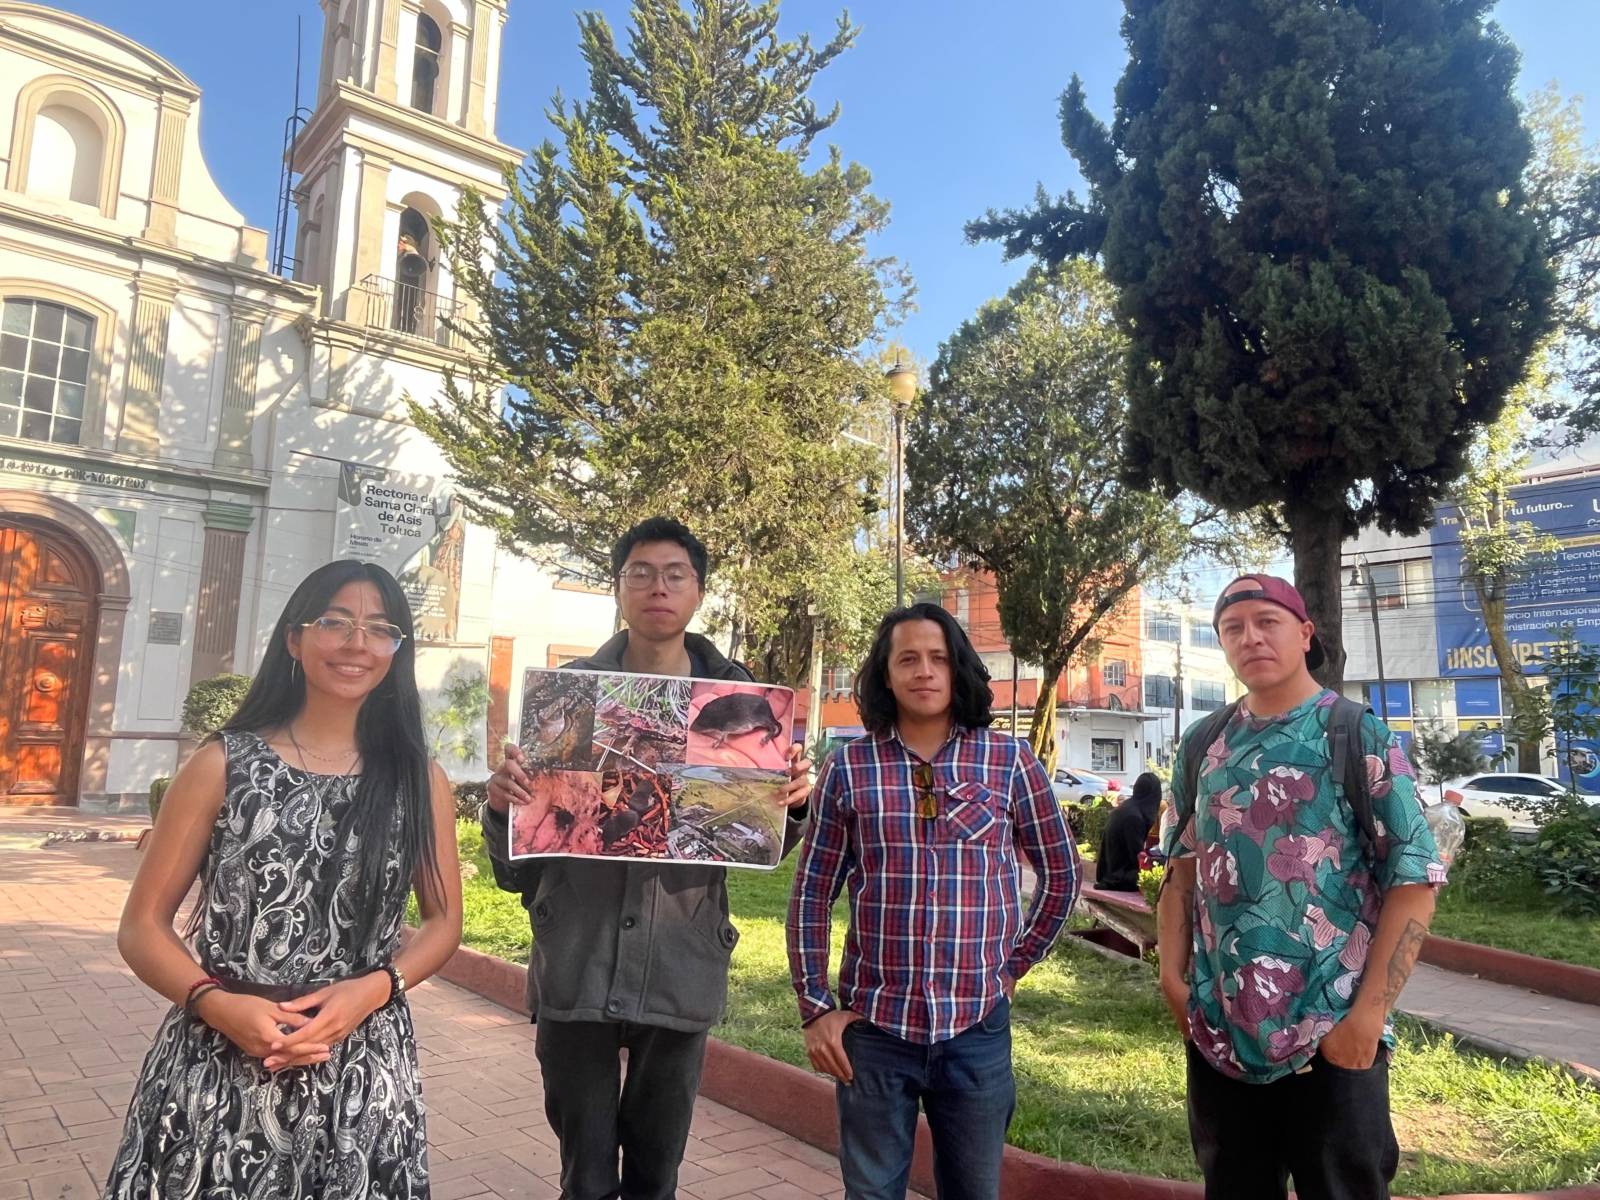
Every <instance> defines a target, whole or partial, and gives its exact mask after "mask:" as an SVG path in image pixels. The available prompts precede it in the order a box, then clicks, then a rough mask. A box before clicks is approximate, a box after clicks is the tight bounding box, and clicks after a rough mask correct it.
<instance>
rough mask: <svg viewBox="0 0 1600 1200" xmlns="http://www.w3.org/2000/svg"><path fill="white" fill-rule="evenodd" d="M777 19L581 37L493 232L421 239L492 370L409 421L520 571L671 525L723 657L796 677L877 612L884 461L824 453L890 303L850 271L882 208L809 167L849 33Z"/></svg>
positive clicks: (900, 281)
mask: <svg viewBox="0 0 1600 1200" xmlns="http://www.w3.org/2000/svg"><path fill="white" fill-rule="evenodd" d="M777 19H778V5H777V3H776V2H775V0H771V2H768V3H759V4H758V3H751V2H750V0H695V3H693V4H692V5H691V6H689V7H688V8H685V7H683V6H681V5H679V4H676V3H671V4H661V3H656V2H654V0H635V3H634V5H633V7H632V10H631V25H632V28H631V30H630V37H629V41H628V44H627V46H626V48H624V47H623V46H622V45H620V44H619V43H618V40H617V38H616V36H615V35H614V34H613V31H612V30H611V28H610V26H609V25H608V24H607V22H606V20H605V19H604V18H603V17H602V16H600V15H599V14H597V13H588V14H585V15H583V16H581V17H580V19H579V26H580V32H581V38H582V49H583V55H584V58H585V61H586V62H587V64H588V69H589V79H588V87H589V94H588V96H587V98H585V99H583V100H581V101H579V102H576V103H570V104H569V103H566V102H564V101H562V100H561V99H560V98H559V97H558V98H557V99H556V101H555V102H554V104H553V107H552V110H551V119H552V121H553V123H554V124H555V127H556V129H557V131H558V134H559V138H558V140H555V141H550V142H546V143H545V144H543V145H541V146H540V147H538V148H537V149H535V150H534V151H533V152H532V154H531V155H530V156H529V159H528V161H527V162H526V163H525V164H524V165H523V166H522V167H521V169H520V170H518V171H516V172H514V173H512V174H511V175H510V176H508V186H509V188H510V199H509V205H508V208H507V210H506V211H505V213H504V214H503V216H502V215H501V214H495V213H491V212H487V211H486V210H485V208H484V205H483V203H482V201H481V199H480V198H479V197H476V196H468V197H467V198H466V199H465V200H464V201H463V203H462V205H461V207H460V209H459V210H458V212H457V213H456V215H455V219H454V221H453V222H451V223H449V224H448V225H447V226H446V227H445V228H444V229H443V230H441V233H442V237H443V241H444V242H445V244H446V246H447V248H448V252H449V256H450V262H451V265H452V268H453V270H454V273H455V277H456V280H457V285H458V289H459V290H460V292H461V293H462V294H463V295H464V296H465V298H466V300H467V303H468V311H469V313H470V315H469V316H467V317H466V318H464V319H462V320H461V321H460V322H458V323H459V325H460V328H461V331H462V332H463V333H464V334H465V335H466V336H467V337H468V339H469V340H470V341H471V342H472V343H473V344H474V345H475V346H476V348H477V349H479V350H480V351H481V352H482V354H483V356H484V359H485V360H486V362H487V363H488V368H487V370H486V371H484V372H483V373H482V374H481V375H480V376H479V377H474V378H466V377H457V378H453V379H451V380H450V381H449V382H448V384H447V387H446V391H445V395H444V396H443V397H442V399H440V400H439V401H438V402H436V403H435V404H432V405H429V406H423V405H417V404H414V405H413V406H412V412H413V418H414V419H415V420H416V422H417V424H418V425H419V427H421V428H422V429H424V430H425V431H426V432H427V433H428V434H429V435H430V436H431V437H432V438H433V439H434V440H435V441H436V442H437V443H438V444H439V445H440V447H441V448H442V450H443V451H444V454H445V456H446V458H447V460H448V461H449V464H450V467H451V469H452V470H453V472H454V473H455V475H456V476H457V478H458V480H459V483H460V486H461V488H462V490H463V495H464V499H465V501H466V504H467V507H468V509H469V511H470V512H471V515H472V516H473V518H474V519H475V520H478V521H480V522H482V523H484V524H486V525H488V526H489V527H491V528H493V529H494V530H495V531H496V532H497V533H498V534H499V535H500V536H501V538H502V539H503V540H504V541H505V542H507V543H508V544H510V545H512V546H514V547H516V548H518V549H520V550H522V551H523V552H525V553H529V554H530V555H533V556H535V557H539V558H544V559H554V558H569V559H570V558H576V559H578V560H581V561H584V562H586V563H588V564H589V565H590V566H591V567H592V568H593V569H594V570H595V571H596V573H597V574H599V575H601V576H605V575H606V574H608V570H609V569H608V567H607V560H606V555H607V552H608V549H609V546H610V544H611V542H612V540H613V539H614V538H615V537H616V536H617V535H618V534H619V533H621V532H622V531H623V530H624V529H625V528H627V527H628V526H629V525H630V524H632V523H633V522H635V521H637V520H639V519H641V518H643V517H646V516H650V515H654V514H664V515H670V516H675V517H677V518H679V519H681V520H683V521H685V522H686V523H687V524H688V525H690V526H691V527H692V528H693V529H694V530H695V532H696V533H697V534H698V535H699V536H700V537H701V538H702V539H703V540H704V541H705V543H706V545H707V548H708V549H709V550H710V552H711V553H712V555H713V557H714V558H715V559H716V560H718V562H719V563H720V568H719V573H718V578H717V579H714V580H713V592H712V598H713V604H714V606H715V607H716V609H717V610H718V615H720V617H721V619H722V620H723V621H724V622H725V623H726V624H729V625H731V626H732V637H731V640H732V642H733V643H734V647H735V649H738V648H739V646H740V645H741V644H742V645H743V646H744V647H746V649H747V651H749V650H753V651H754V656H755V657H757V658H760V659H763V660H764V661H766V662H768V663H770V664H772V665H773V669H774V670H775V671H776V672H777V673H778V674H779V675H780V676H781V677H782V678H784V679H786V680H789V681H791V682H792V681H794V680H796V679H798V678H799V677H800V676H801V675H803V672H804V663H805V655H806V654H807V653H809V644H810V638H811V636H812V632H813V621H812V618H811V617H809V616H807V615H806V614H807V612H808V609H810V608H813V607H820V608H821V609H822V610H823V613H824V615H825V616H826V617H830V618H832V619H831V620H830V621H829V628H830V629H834V630H842V629H851V628H856V627H858V626H859V625H860V624H861V619H860V614H857V613H854V612H853V610H852V611H851V612H834V611H831V610H833V609H839V608H841V607H842V606H845V605H846V604H849V603H861V604H865V605H869V606H871V607H873V608H874V609H876V608H877V607H878V606H879V605H880V604H881V603H882V600H883V597H882V596H881V595H880V594H879V589H876V588H874V587H872V586H867V585H866V584H863V582H862V580H863V578H865V580H866V581H867V582H868V583H869V584H870V582H871V581H873V580H878V579H881V578H882V574H883V573H882V570H881V569H880V568H878V567H874V565H873V564H870V563H869V564H867V570H866V571H865V572H863V571H862V563H861V562H860V560H859V556H858V555H857V554H856V552H855V543H856V539H857V535H858V531H859V530H860V528H861V526H862V523H863V521H864V519H866V517H867V516H869V515H870V512H871V510H872V509H873V508H874V507H875V506H876V504H877V503H878V494H879V488H878V483H877V481H878V479H880V478H881V474H882V471H883V469H884V468H883V462H882V456H881V454H880V453H878V452H877V451H876V450H875V449H874V448H872V447H870V446H863V445H862V444H860V443H859V442H858V441H853V440H851V439H849V438H846V437H844V436H842V435H843V434H844V433H845V431H846V430H847V428H848V427H849V425H850V423H851V422H852V420H853V419H854V417H855V414H856V411H857V409H858V408H859V407H860V406H861V405H863V404H864V403H868V402H870V401H872V400H873V399H874V398H875V397H876V396H877V394H878V393H880V392H881V390H882V388H883V381H882V378H881V375H880V374H879V372H877V371H876V370H875V369H874V368H873V366H872V365H871V364H870V363H869V362H868V361H866V359H865V357H864V355H863V350H862V348H863V347H864V346H866V345H868V344H870V343H871V342H872V341H873V340H874V339H876V338H877V337H878V336H879V335H880V333H881V331H882V328H883V326H884V324H885V323H886V321H888V320H890V319H892V317H893V316H894V315H895V312H896V308H897V305H898V304H900V303H902V302H903V300H904V298H905V294H906V291H907V286H906V282H905V279H904V277H903V276H902V274H901V273H900V272H899V270H898V269H897V268H896V267H895V265H894V264H893V263H892V262H888V261H885V260H881V259H876V258H874V257H873V256H872V254H871V252H870V249H869V242H870V240H871V238H872V237H873V235H874V234H876V233H877V232H879V231H880V230H881V229H882V228H883V227H884V225H885V224H886V222H887V219H888V210H887V207H886V206H885V205H884V204H883V203H882V202H880V201H879V200H878V199H876V198H875V197H874V196H873V195H872V194H871V192H870V191H869V177H868V174H867V172H866V170H865V169H864V168H862V167H861V166H859V165H857V164H854V163H847V162H845V161H844V159H843V158H842V156H841V155H840V154H839V152H838V151H837V150H832V151H831V152H829V151H823V150H821V149H817V148H814V146H813V143H814V141H815V139H816V138H817V137H818V135H820V134H821V133H823V132H824V131H825V130H826V129H827V128H828V127H829V126H830V125H831V124H832V122H833V120H834V117H835V116H836V115H837V114H836V111H835V112H833V113H828V114H821V113H819V112H818V110H817V106H816V104H815V102H814V101H813V100H812V99H811V97H810V95H809V93H810V89H811V87H812V85H813V84H814V83H815V81H816V78H817V76H818V75H819V73H820V72H821V71H823V70H824V69H825V68H826V67H827V66H828V64H829V63H831V62H832V61H833V60H834V59H835V58H836V57H837V56H838V55H839V54H841V53H843V52H844V51H845V50H846V49H847V48H848V47H849V46H850V45H851V43H852V41H853V40H854V38H855V33H856V31H855V29H854V27H852V26H851V25H850V24H849V23H848V22H847V21H846V20H844V19H843V18H841V19H840V21H839V25H838V28H837V30H836V32H835V34H834V36H833V37H832V39H831V40H829V41H828V43H827V44H826V45H823V46H821V47H815V46H813V45H812V44H811V42H810V41H809V39H807V38H804V37H802V38H798V39H795V40H789V41H785V40H780V39H779V37H778V35H777ZM485 247H487V248H488V255H487V258H485V254H484V250H485ZM719 581H720V582H719ZM891 594H892V593H891ZM873 615H876V613H874V614H873ZM796 654H798V655H799V657H798V661H796V657H795V656H796Z"/></svg>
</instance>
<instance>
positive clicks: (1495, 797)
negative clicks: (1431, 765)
mask: <svg viewBox="0 0 1600 1200" xmlns="http://www.w3.org/2000/svg"><path fill="white" fill-rule="evenodd" d="M1437 786H1438V785H1430V786H1427V787H1426V788H1425V789H1424V792H1423V798H1424V800H1425V802H1428V803H1431V802H1433V801H1434V800H1435V799H1436V798H1437V797H1438V792H1437ZM1443 787H1444V799H1445V800H1446V801H1447V802H1449V803H1450V804H1455V805H1459V806H1460V808H1461V815H1462V816H1464V817H1499V818H1500V820H1502V821H1504V822H1505V823H1506V827H1507V828H1508V829H1510V830H1511V832H1512V833H1514V834H1518V835H1520V836H1524V837H1531V836H1532V835H1533V834H1534V833H1536V832H1537V828H1538V827H1537V826H1535V825H1534V823H1533V815H1532V814H1531V813H1527V812H1521V811H1518V810H1517V809H1514V808H1507V807H1506V804H1505V802H1506V800H1507V799H1508V798H1515V799H1529V798H1532V799H1545V798H1549V797H1554V796H1559V795H1561V794H1562V793H1563V792H1565V791H1566V790H1567V789H1566V785H1564V784H1562V783H1559V782H1557V781H1556V780H1554V779H1550V778H1548V777H1547V776H1544V775H1522V774H1517V773H1515V772H1506V773H1504V774H1496V773H1493V772H1491V773H1488V774H1484V775H1463V776H1462V777H1461V778H1459V779H1448V780H1446V781H1445V782H1444V785H1443ZM1428 793H1433V794H1432V795H1429V794H1428ZM1587 799H1588V800H1589V802H1590V803H1591V804H1592V803H1596V802H1600V797H1594V796H1591V797H1588V798H1587Z"/></svg>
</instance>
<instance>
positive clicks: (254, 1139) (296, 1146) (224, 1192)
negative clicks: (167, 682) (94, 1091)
mask: <svg viewBox="0 0 1600 1200" xmlns="http://www.w3.org/2000/svg"><path fill="white" fill-rule="evenodd" d="M223 743H224V747H225V749H226V751H227V761H228V767H227V780H228V782H227V795H226V798H225V800H224V801H223V805H222V810H221V812H220V813H219V815H218V817H217V825H216V829H215V831H214V832H213V833H212V836H211V846H210V850H209V852H208V854H207V856H206V862H205V865H204V867H203V868H202V872H201V891H200V896H199V899H198V900H197V904H198V905H199V906H200V910H201V911H200V926H199V931H198V934H197V936H196V941H195V951H196V953H197V956H198V957H199V960H200V963H201V966H202V967H204V968H205V970H206V973H207V974H211V975H217V976H220V977H223V978H231V979H240V980H247V981H249V982H251V983H256V984H277V985H284V984H294V985H303V984H307V983H312V982H319V981H329V980H336V979H342V978H344V977H346V976H349V975H356V974H360V973H362V972H364V971H367V970H370V969H371V968H373V967H376V966H378V965H379V964H381V963H383V962H385V961H386V960H387V959H388V958H389V957H390V956H391V954H392V953H393V951H394V949H395V948H396V946H397V944H398V942H399V937H400V926H401V922H402V921H403V919H404V917H405V904H406V896H407V893H408V891H409V881H407V880H405V879H403V878H402V877H401V870H400V867H399V864H398V863H397V862H396V863H393V865H392V866H391V868H390V876H389V878H387V879H386V880H385V886H384V888H383V889H382V894H381V895H380V896H372V897H369V896H363V895H358V894H356V893H357V889H358V887H359V884H358V879H359V870H358V864H359V862H360V855H361V852H362V845H361V843H362V839H363V838H372V837H375V836H376V837H384V838H385V840H389V839H391V838H393V836H394V833H395V830H394V829H388V830H373V829H370V828H363V826H362V824H361V822H360V821H347V822H346V823H345V824H346V827H347V828H348V829H349V833H348V836H345V837H343V838H341V837H340V836H339V835H338V830H339V827H340V825H341V818H342V817H353V816H354V814H353V813H352V812H351V810H350V807H349V806H350V805H352V804H354V803H357V797H356V789H355V787H354V781H353V779H352V778H346V777H342V776H330V775H315V774H309V773H307V772H304V771H300V770H297V769H296V768H294V767H291V766H289V765H288V764H287V763H285V762H284V761H283V760H282V759H281V758H279V757H278V755H277V754H276V752H274V751H273V750H272V748H271V747H270V746H268V745H267V743H266V742H264V741H263V740H262V739H261V738H259V737H257V736H255V735H254V734H248V733H229V734H224V735H223ZM386 835H387V836H386ZM366 904H377V905H380V906H381V910H380V912H379V914H378V917H377V920H376V921H375V922H373V924H372V927H371V928H372V933H371V935H370V936H368V937H367V938H366V939H365V940H364V941H363V942H361V943H360V944H358V938H359V936H360V935H359V930H360V927H361V925H362V923H363V922H362V920H361V918H362V917H363V916H364V912H363V906H364V905H366ZM428 1194H429V1192H428V1165H427V1134H426V1129H425V1125H424V1115H423V1106H422V1090H421V1086H420V1083H419V1080H418V1075H417V1056H416V1046H415V1043H414V1041H413V1035H412V1028H411V1013H410V1010H409V1009H408V1008H407V1007H406V1002H405V999H404V997H401V998H400V999H399V1000H397V1001H396V1002H395V1003H392V1004H389V1005H386V1006H385V1007H383V1008H380V1009H379V1010H378V1011H377V1012H375V1013H373V1014H372V1015H371V1016H370V1017H368V1018H367V1019H366V1021H364V1022H363V1023H362V1024H361V1026H360V1027H359V1028H357V1029H356V1030H355V1031H354V1032H352V1033H351V1035H350V1036H349V1037H348V1038H346V1039H345V1040H344V1041H343V1042H341V1043H339V1044H338V1045H336V1046H334V1048H333V1055H332V1058H331V1059H330V1060H329V1061H328V1062H325V1063H319V1064H316V1065H313V1066H309V1067H300V1068H294V1069H290V1070H287V1071H282V1072H280V1073H279V1074H278V1075H276V1076H273V1075H272V1074H270V1073H269V1072H268V1071H267V1070H266V1068H265V1067H263V1066H262V1065H261V1060H260V1059H256V1058H252V1057H250V1056H248V1055H246V1054H244V1053H243V1052H242V1051H240V1050H239V1049H238V1048H236V1047H235V1046H234V1045H233V1043H232V1042H230V1041H228V1040H227V1038H225V1037H223V1035H222V1034H220V1033H218V1032H216V1031H215V1030H213V1029H212V1028H211V1027H210V1026H208V1025H206V1024H205V1023H204V1022H203V1021H201V1020H199V1019H198V1018H194V1017H190V1016H187V1015H186V1014H185V1013H184V1012H183V1010H182V1009H181V1008H176V1007H175V1008H174V1009H173V1010H172V1011H171V1012H169V1013H168V1014H167V1016H166V1018H165V1020H163V1021H162V1022H161V1026H160V1028H159V1029H158V1030H157V1031H156V1036H155V1045H154V1046H152V1047H151V1049H150V1053H149V1055H148V1056H147V1057H146V1058H145V1061H144V1067H143V1069H142V1070H141V1072H140V1074H139V1079H138V1082H137V1083H136V1084H135V1085H134V1092H133V1100H132V1103H131V1104H130V1106H129V1109H128V1118H127V1123H126V1125H125V1126H124V1128H123V1134H122V1143H121V1145H120V1147H119V1148H118V1150H117V1155H116V1158H115V1160H114V1161H113V1163H112V1167H111V1176H110V1179H109V1180H108V1182H107V1183H106V1190H105V1197H106V1200H222V1198H224V1197H251V1198H252V1200H268V1198H269V1197H270V1198H271V1200H388V1198H390V1197H413V1198H417V1200H423V1198H426V1197H427V1196H428Z"/></svg>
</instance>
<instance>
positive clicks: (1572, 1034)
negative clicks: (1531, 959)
mask: <svg viewBox="0 0 1600 1200" xmlns="http://www.w3.org/2000/svg"><path fill="white" fill-rule="evenodd" d="M1595 1000H1596V1003H1595V1004H1578V1003H1577V1002H1575V1001H1572V1000H1561V999H1558V998H1557V997H1555V996H1541V995H1540V994H1539V993H1538V992H1530V991H1528V990H1526V989H1525V988H1518V987H1507V986H1506V985H1505V984H1503V983H1493V982H1491V981H1490V980H1487V979H1479V978H1477V977H1476V976H1475V975H1460V974H1457V973H1456V972H1455V971H1446V970H1443V969H1442V968H1440V967H1432V966H1429V965H1428V964H1427V963H1418V964H1417V966H1416V969H1415V970H1414V971H1412V973H1411V978H1410V979H1409V980H1408V981H1407V982H1406V990H1405V991H1404V992H1402V993H1401V994H1400V1007H1401V1008H1402V1009H1403V1010H1405V1011H1406V1012H1408V1013H1411V1014H1412V1015H1413V1016H1417V1017H1422V1018H1423V1019H1424V1020H1428V1021H1434V1022H1436V1023H1438V1024H1440V1025H1444V1026H1446V1027H1448V1028H1450V1029H1454V1030H1456V1031H1457V1032H1458V1033H1464V1034H1467V1035H1469V1036H1472V1037H1475V1038H1478V1039H1481V1040H1483V1041H1485V1042H1489V1043H1494V1044H1498V1045H1501V1046H1511V1047H1515V1048H1517V1049H1519V1050H1523V1051H1525V1052H1527V1053H1530V1054H1537V1055H1540V1056H1541V1057H1544V1058H1551V1059H1556V1060H1557V1061H1564V1062H1570V1063H1573V1064H1575V1065H1577V1066H1579V1067H1583V1068H1584V1069H1585V1070H1587V1071H1589V1072H1591V1073H1593V1074H1594V1075H1595V1076H1596V1077H1597V1078H1600V996H1597V997H1595Z"/></svg>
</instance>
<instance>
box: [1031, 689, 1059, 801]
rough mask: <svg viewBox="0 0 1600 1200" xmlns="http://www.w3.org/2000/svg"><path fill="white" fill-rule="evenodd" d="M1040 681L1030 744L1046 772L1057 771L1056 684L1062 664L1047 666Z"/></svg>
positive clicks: (1053, 773)
mask: <svg viewBox="0 0 1600 1200" xmlns="http://www.w3.org/2000/svg"><path fill="white" fill-rule="evenodd" d="M1044 674H1045V677H1044V679H1042V680H1040V681H1039V699H1038V701H1037V702H1036V703H1035V704H1034V706H1033V730H1032V732H1031V733H1029V734H1028V745H1030V746H1032V747H1033V752H1034V754H1036V755H1038V757H1039V761H1040V762H1042V763H1043V764H1044V769H1045V773H1046V774H1048V775H1051V776H1054V775H1055V773H1056V758H1057V754H1056V685H1057V684H1058V683H1060V682H1061V666H1060V665H1059V664H1058V665H1057V666H1055V667H1054V668H1051V667H1049V666H1046V667H1045V670H1044Z"/></svg>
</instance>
